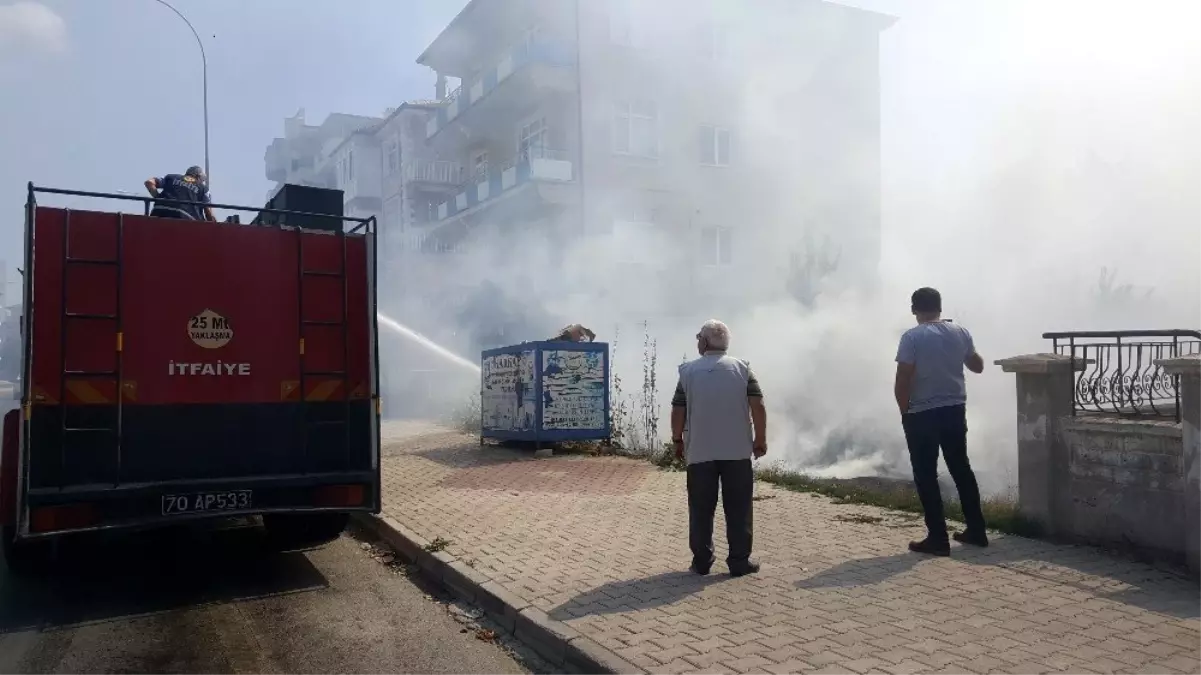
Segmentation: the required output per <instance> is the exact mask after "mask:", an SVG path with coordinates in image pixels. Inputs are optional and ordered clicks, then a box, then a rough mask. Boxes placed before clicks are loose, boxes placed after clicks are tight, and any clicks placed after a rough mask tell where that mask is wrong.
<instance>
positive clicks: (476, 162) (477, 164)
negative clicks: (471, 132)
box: [471, 150, 488, 181]
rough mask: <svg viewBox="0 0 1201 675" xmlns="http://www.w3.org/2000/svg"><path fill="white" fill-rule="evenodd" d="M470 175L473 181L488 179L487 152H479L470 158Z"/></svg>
mask: <svg viewBox="0 0 1201 675" xmlns="http://www.w3.org/2000/svg"><path fill="white" fill-rule="evenodd" d="M471 167H472V175H473V176H474V177H475V179H476V180H477V181H478V180H483V179H486V178H487V177H488V151H487V150H480V151H479V152H477V153H475V154H474V155H472V157H471Z"/></svg>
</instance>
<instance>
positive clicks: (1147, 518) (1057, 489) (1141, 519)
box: [997, 354, 1201, 574]
mask: <svg viewBox="0 0 1201 675" xmlns="http://www.w3.org/2000/svg"><path fill="white" fill-rule="evenodd" d="M1157 364H1158V365H1160V366H1161V367H1163V368H1164V370H1165V372H1167V373H1169V374H1174V375H1178V376H1180V394H1181V396H1180V399H1181V401H1180V404H1181V417H1182V420H1181V422H1175V421H1172V420H1150V419H1127V418H1118V417H1106V416H1093V415H1087V416H1085V415H1081V416H1073V415H1072V395H1073V387H1072V384H1073V381H1074V377H1075V372H1073V370H1072V368H1073V365H1074V366H1075V370H1076V371H1079V370H1082V369H1083V368H1084V367H1085V366H1086V364H1085V363H1083V362H1081V361H1080V360H1077V361H1076V362H1075V363H1074V364H1073V362H1072V360H1071V358H1070V357H1067V356H1060V355H1056V354H1030V355H1025V356H1017V357H1013V358H1010V359H1002V360H1000V361H997V365H999V366H1001V367H1002V368H1003V369H1004V370H1005V371H1006V372H1011V373H1015V374H1016V375H1017V395H1018V396H1017V434H1018V493H1019V496H1018V499H1019V506H1020V508H1021V510H1022V512H1023V513H1024V514H1025V515H1026V516H1027V517H1030V518H1033V519H1035V520H1037V521H1039V522H1040V523H1041V524H1042V525H1043V527H1044V528H1045V529H1046V531H1047V533H1048V534H1049V535H1051V536H1052V537H1056V538H1063V539H1068V540H1077V541H1083V542H1089V543H1096V544H1102V545H1110V546H1119V547H1123V548H1126V547H1133V548H1135V549H1136V550H1138V551H1140V552H1142V553H1145V554H1149V555H1152V556H1155V557H1159V558H1167V559H1170V560H1174V561H1179V562H1184V563H1186V564H1187V565H1188V566H1189V567H1190V568H1191V569H1192V571H1193V572H1194V574H1201V556H1199V553H1198V548H1199V545H1198V540H1199V539H1201V535H1199V533H1198V532H1199V530H1201V439H1199V435H1198V429H1199V428H1201V357H1198V356H1197V355H1194V356H1191V357H1185V358H1179V359H1167V360H1163V361H1159V362H1157Z"/></svg>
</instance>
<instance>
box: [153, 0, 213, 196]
mask: <svg viewBox="0 0 1201 675" xmlns="http://www.w3.org/2000/svg"><path fill="white" fill-rule="evenodd" d="M154 1H155V2H157V3H158V4H160V5H162V6H163V7H166V8H167V9H169V10H171V11H172V12H175V16H178V17H179V18H181V19H183V22H184V23H186V24H187V25H188V30H190V31H192V37H194V38H196V46H198V47H200V64H201V67H202V69H203V70H202V73H203V75H202V76H203V78H204V79H203V82H204V175H205V178H206V180H208V181H209V184H210V186H211V185H212V178H211V177H210V174H209V62H208V58H207V57H206V56H205V55H204V43H203V42H201V41H200V34H199V33H197V32H196V29H195V28H193V27H192V22H191V21H188V17H186V16H184V15H183V14H181V13H180V11H179V10H178V9H175V8H174V7H172V6H171V5H169V4H167V2H166V0H154Z"/></svg>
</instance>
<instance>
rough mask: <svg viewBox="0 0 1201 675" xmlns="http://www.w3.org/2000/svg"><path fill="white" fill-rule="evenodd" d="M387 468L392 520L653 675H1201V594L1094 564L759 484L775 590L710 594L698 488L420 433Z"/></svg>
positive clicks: (730, 584) (759, 524) (769, 577)
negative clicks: (940, 536) (939, 531)
mask: <svg viewBox="0 0 1201 675" xmlns="http://www.w3.org/2000/svg"><path fill="white" fill-rule="evenodd" d="M383 468H384V511H385V513H386V514H387V515H388V516H391V517H392V518H394V519H396V520H397V521H399V522H400V523H401V524H403V525H404V526H406V527H407V528H409V529H411V530H412V531H414V532H415V533H417V534H419V535H421V536H422V537H424V538H426V539H428V540H433V539H435V538H436V537H441V538H442V539H445V540H448V541H450V542H451V543H450V546H449V548H448V549H447V552H448V553H450V554H452V555H454V556H456V557H458V558H459V559H461V560H463V561H465V562H467V563H468V564H469V565H471V566H472V567H474V568H475V570H476V571H478V572H480V573H482V574H484V575H486V576H488V577H490V578H491V579H492V580H493V581H495V582H497V583H499V584H501V585H502V586H504V587H505V588H506V589H507V590H509V591H510V592H512V593H514V594H516V595H517V596H519V597H520V598H521V599H523V600H525V601H527V602H529V603H530V604H531V605H533V606H535V607H537V608H539V609H542V610H543V611H545V612H547V613H548V614H549V615H550V617H551V618H554V619H558V620H560V621H563V622H565V623H567V624H569V625H570V626H571V627H573V628H574V629H576V630H577V631H579V632H580V633H582V634H584V635H585V636H588V637H590V638H592V639H593V640H595V641H596V642H598V643H600V644H601V645H603V646H604V647H606V648H608V649H610V650H612V651H613V652H615V653H616V654H618V655H620V656H621V657H623V658H624V659H626V660H627V661H629V662H631V663H634V664H636V665H638V666H639V667H641V668H644V669H646V670H648V671H650V672H662V673H685V672H740V673H750V672H770V673H801V672H805V673H808V672H853V673H868V672H873V673H874V672H884V673H929V672H953V673H990V672H1001V673H1040V672H1058V671H1066V672H1072V673H1082V672H1088V673H1165V672H1171V673H1198V672H1201V620H1199V618H1198V617H1199V615H1201V608H1199V600H1198V595H1199V593H1201V590H1199V588H1198V585H1197V584H1196V583H1195V582H1193V581H1190V580H1188V579H1183V578H1180V577H1177V576H1174V575H1172V574H1169V573H1166V572H1163V571H1159V570H1156V569H1154V568H1152V567H1149V566H1146V565H1141V564H1137V563H1133V562H1129V561H1126V560H1123V559H1119V558H1116V557H1112V556H1109V555H1106V554H1103V553H1101V552H1099V551H1097V550H1094V549H1090V548H1086V547H1072V546H1061V545H1054V544H1049V543H1045V542H1040V541H1034V540H1029V539H1023V538H1020V537H1007V536H1001V535H997V536H996V537H995V538H994V540H993V545H992V546H990V547H989V548H987V549H967V548H962V547H959V546H958V545H955V547H954V548H953V549H952V553H951V557H950V558H929V557H924V556H918V555H915V554H910V553H908V552H907V551H906V548H905V546H906V543H907V542H908V541H909V540H911V539H914V538H918V537H919V536H920V535H921V533H922V527H921V523H920V520H917V519H915V518H913V517H911V516H908V515H897V514H892V513H889V512H886V511H883V510H881V509H878V508H874V507H867V506H855V505H839V504H834V503H833V502H832V501H831V500H830V499H828V498H825V497H820V496H817V495H809V494H799V493H793V492H788V491H785V490H780V489H777V488H774V487H773V486H770V485H766V484H762V483H761V484H759V485H758V501H757V502H756V504H755V551H756V557H758V558H759V559H760V560H761V561H762V563H763V571H762V572H761V573H760V574H758V575H754V576H749V577H743V578H739V579H732V578H730V577H729V576H727V575H726V574H724V572H725V569H724V564H722V563H721V562H719V563H718V564H717V565H715V566H714V574H712V575H710V576H708V577H697V576H695V575H692V574H689V573H687V572H686V571H684V570H685V568H686V567H687V564H688V561H689V559H690V555H689V553H688V546H687V514H686V508H685V507H686V504H685V496H684V474H683V473H680V472H669V471H660V470H658V469H656V468H655V467H653V466H651V465H650V464H647V463H645V462H641V461H637V460H632V459H624V458H617V457H578V456H566V457H554V458H550V459H534V458H533V457H532V453H529V452H520V451H512V450H506V449H502V448H497V447H492V446H486V447H480V446H479V445H478V441H477V440H476V439H475V438H474V437H470V436H465V435H462V434H458V433H456V432H452V431H446V430H444V429H439V428H437V427H432V426H428V425H426V426H413V425H409V424H405V423H389V424H385V426H384V459H383ZM718 511H719V516H718V519H719V522H718V524H717V528H716V532H717V534H718V536H717V537H716V539H717V540H718V541H717V542H716V543H717V546H718V549H719V550H718V553H717V556H718V560H719V561H721V560H723V559H724V556H725V551H724V542H721V541H720V540H721V539H722V538H723V536H722V535H723V532H724V529H723V528H724V523H722V522H720V521H721V516H720V509H719V510H718Z"/></svg>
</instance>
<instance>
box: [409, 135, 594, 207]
mask: <svg viewBox="0 0 1201 675" xmlns="http://www.w3.org/2000/svg"><path fill="white" fill-rule="evenodd" d="M574 179H575V175H574V165H573V164H572V162H571V154H570V153H568V152H567V151H565V150H552V149H550V148H545V147H542V146H534V147H530V148H525V149H524V150H522V151H521V152H520V153H518V155H517V156H515V157H513V158H512V159H510V160H509V161H507V162H504V163H503V164H499V165H494V166H489V167H487V168H485V169H482V170H480V171H478V172H476V174H475V175H473V176H472V177H471V178H469V179H468V180H467V181H465V182H464V183H463V184H462V185H460V186H459V187H460V189H459V190H458V191H457V193H456V194H455V196H454V197H451V198H450V199H448V200H446V201H445V202H443V203H441V204H438V205H436V206H431V207H430V221H431V222H438V221H441V220H445V219H447V218H449V217H451V216H453V215H455V214H458V213H461V212H463V211H466V210H467V209H470V208H472V207H473V206H476V205H478V204H482V203H484V202H487V201H488V200H490V199H493V198H494V197H496V196H498V195H500V194H501V193H503V192H506V191H508V190H511V189H513V188H515V187H517V186H518V185H522V184H524V183H528V182H530V181H549V182H569V181H572V180H574Z"/></svg>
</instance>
